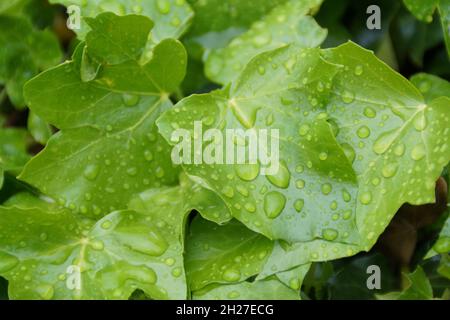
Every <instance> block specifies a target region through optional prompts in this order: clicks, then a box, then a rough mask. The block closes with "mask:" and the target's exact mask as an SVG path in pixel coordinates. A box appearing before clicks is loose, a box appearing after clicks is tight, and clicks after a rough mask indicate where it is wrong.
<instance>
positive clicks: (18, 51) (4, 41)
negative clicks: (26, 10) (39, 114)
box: [0, 15, 61, 108]
mask: <svg viewBox="0 0 450 320" xmlns="http://www.w3.org/2000/svg"><path fill="white" fill-rule="evenodd" d="M60 61H61V50H60V48H59V44H58V41H57V39H56V37H55V36H54V35H53V34H52V33H51V32H50V31H48V30H46V31H40V30H36V29H35V28H34V27H33V26H32V25H31V23H30V22H29V21H28V20H27V19H25V18H23V17H13V16H6V15H4V16H0V85H3V86H5V88H6V93H7V94H8V96H9V99H10V100H11V102H12V103H13V104H14V105H15V106H16V107H18V108H23V107H24V106H25V101H24V97H23V94H22V88H23V85H24V84H25V82H26V81H28V80H29V79H31V78H32V77H34V76H35V75H36V74H38V73H39V71H41V70H44V69H47V68H50V67H52V66H54V65H56V64H58V63H59V62H60Z"/></svg>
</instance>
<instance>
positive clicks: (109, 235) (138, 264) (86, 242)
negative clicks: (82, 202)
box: [0, 202, 187, 300]
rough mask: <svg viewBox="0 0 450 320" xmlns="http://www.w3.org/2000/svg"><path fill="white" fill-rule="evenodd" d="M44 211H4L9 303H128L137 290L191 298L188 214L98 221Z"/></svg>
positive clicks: (0, 262) (1, 264) (0, 243)
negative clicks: (186, 265) (186, 274)
mask: <svg viewBox="0 0 450 320" xmlns="http://www.w3.org/2000/svg"><path fill="white" fill-rule="evenodd" d="M22 204H23V202H22ZM42 206H44V207H45V205H41V208H27V209H25V208H19V207H1V208H0V213H1V214H0V221H1V223H0V225H1V227H0V234H1V237H0V239H1V240H0V256H1V259H0V274H1V275H2V276H3V277H5V278H6V279H7V280H8V281H9V297H10V298H11V299H45V300H48V299H127V298H128V297H129V296H130V295H131V294H132V292H133V291H135V290H136V289H140V290H143V291H144V292H145V293H146V294H147V295H148V296H150V297H152V298H154V299H185V298H186V292H187V288H186V283H185V280H184V279H183V260H182V254H183V243H182V240H181V239H182V236H181V235H182V231H183V228H184V227H183V221H184V218H183V213H181V212H176V210H174V212H173V213H172V214H170V215H161V212H160V211H159V210H158V209H159V208H158V207H156V208H155V211H152V212H146V213H145V214H138V213H136V212H134V211H118V212H113V213H110V214H108V215H107V216H106V217H104V218H103V219H101V220H99V221H97V222H95V221H93V220H90V219H86V218H83V217H81V216H78V215H75V214H73V213H71V212H69V211H67V210H59V211H47V210H44V209H43V208H42ZM176 214H177V215H176ZM18 230H20V231H24V232H18Z"/></svg>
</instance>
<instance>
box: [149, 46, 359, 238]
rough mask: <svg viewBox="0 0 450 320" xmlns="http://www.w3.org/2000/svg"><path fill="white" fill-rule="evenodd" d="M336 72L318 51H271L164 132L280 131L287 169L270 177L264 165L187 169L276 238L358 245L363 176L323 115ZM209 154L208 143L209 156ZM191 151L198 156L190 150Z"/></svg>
mask: <svg viewBox="0 0 450 320" xmlns="http://www.w3.org/2000/svg"><path fill="white" fill-rule="evenodd" d="M261 69H265V70H266V72H265V73H262V72H260V70H261ZM336 72H338V68H337V67H336V66H334V65H332V64H328V63H326V62H325V61H323V60H322V59H321V57H320V56H319V49H309V50H298V49H295V48H293V47H292V48H291V47H285V48H282V49H278V50H275V51H272V52H268V53H264V54H261V55H260V56H258V57H257V58H255V59H254V60H252V62H251V63H250V64H249V65H248V66H247V68H246V69H245V70H244V72H243V73H242V74H241V76H240V78H239V79H238V80H237V81H235V82H234V83H233V85H232V87H231V89H230V92H228V93H220V94H219V93H212V94H206V95H194V96H191V97H189V98H186V99H184V100H182V101H181V102H180V103H178V104H177V105H176V106H175V107H174V108H173V109H172V110H169V111H168V112H166V113H165V114H164V115H163V116H162V117H161V118H160V119H159V120H158V127H159V129H160V132H161V133H162V135H163V136H164V137H165V138H166V139H167V141H169V142H170V143H172V144H176V142H177V141H173V140H172V133H173V132H174V131H175V128H183V129H186V130H188V131H189V132H190V133H191V135H192V136H194V133H193V129H194V122H195V121H203V122H202V123H203V126H204V131H206V130H207V129H210V128H216V129H219V130H220V132H221V134H222V135H223V137H225V136H226V130H227V129H242V130H244V129H249V128H252V129H253V130H258V129H276V130H279V140H277V141H276V142H278V143H279V146H280V166H279V170H278V171H277V172H273V173H271V174H270V175H266V176H264V175H263V174H260V173H261V172H262V170H263V169H264V168H263V167H262V166H261V165H259V164H253V165H252V164H240V165H233V164H226V165H224V164H215V165H208V164H205V163H202V164H183V167H184V168H185V170H186V172H187V173H188V175H190V176H193V177H195V178H196V179H198V180H201V181H202V183H203V184H205V185H206V186H207V188H208V189H211V190H214V191H215V192H216V193H218V194H219V195H220V196H221V197H222V199H223V200H224V201H225V203H226V204H227V206H228V208H229V209H230V210H231V212H232V215H233V216H234V217H235V218H237V219H238V220H240V221H241V222H243V223H244V224H245V225H246V226H247V227H249V228H250V229H252V230H255V231H258V232H260V233H262V234H264V235H266V236H268V237H269V238H272V239H284V240H287V241H289V242H298V241H312V240H314V239H318V238H321V239H327V240H335V241H336V242H344V243H345V242H347V243H353V242H356V243H357V241H358V237H359V235H358V234H357V231H356V229H355V225H354V219H355V216H354V212H353V211H352V208H353V205H352V202H351V200H352V199H354V198H355V197H356V179H355V176H354V174H353V170H352V168H351V166H350V163H349V162H348V161H347V160H346V158H345V154H344V152H343V150H342V149H341V147H340V146H339V145H338V144H337V143H336V141H335V139H334V137H333V134H332V130H331V127H330V126H329V124H328V123H327V122H326V121H325V119H326V114H325V113H324V112H323V111H324V109H323V107H324V105H325V104H326V102H327V96H328V93H329V88H330V87H331V83H330V81H331V80H332V78H333V76H334V75H335V74H336ZM299 75H303V77H302V78H300V76H299ZM317 88H319V91H318V90H317ZM270 134H271V135H272V133H270ZM198 138H201V137H198ZM198 138H197V139H198ZM241 139H243V138H242V137H241ZM319 139H320V143H319ZM192 140H194V139H192ZM224 140H225V138H224ZM238 140H239V139H238ZM228 142H229V143H230V141H228ZM231 144H232V145H233V142H232V141H231ZM272 148H275V146H272ZM207 150H208V149H207V147H206V146H204V150H203V152H204V153H208V151H207ZM231 151H232V152H234V150H231ZM272 151H274V150H272ZM186 152H188V153H190V155H193V150H191V146H189V149H188V150H186ZM226 152H230V150H225V151H224V153H226ZM247 154H248V153H247ZM258 160H261V159H258ZM219 161H223V159H219ZM221 163H224V162H221ZM247 163H248V162H247ZM266 169H267V168H266ZM338 230H339V231H341V232H339V231H338Z"/></svg>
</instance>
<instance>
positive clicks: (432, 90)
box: [411, 73, 450, 102]
mask: <svg viewBox="0 0 450 320" xmlns="http://www.w3.org/2000/svg"><path fill="white" fill-rule="evenodd" d="M411 82H412V83H413V84H414V85H415V86H416V88H417V89H419V91H420V92H421V93H422V94H423V96H424V97H425V100H426V101H427V102H431V101H433V100H434V99H436V98H439V97H450V82H448V81H447V80H445V79H442V78H439V77H437V76H435V75H432V74H427V73H418V74H415V75H414V76H412V77H411Z"/></svg>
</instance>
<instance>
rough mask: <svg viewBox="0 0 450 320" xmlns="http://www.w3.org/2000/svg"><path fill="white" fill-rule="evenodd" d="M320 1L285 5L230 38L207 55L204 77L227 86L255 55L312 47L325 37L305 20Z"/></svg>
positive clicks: (310, 0)
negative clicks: (286, 47)
mask: <svg viewBox="0 0 450 320" xmlns="http://www.w3.org/2000/svg"><path fill="white" fill-rule="evenodd" d="M321 2H322V0H302V1H288V2H287V3H285V4H283V5H280V6H278V7H276V8H274V9H273V10H272V11H271V12H270V13H268V14H267V15H266V16H265V17H264V18H263V19H261V20H258V21H257V22H255V23H254V24H252V26H251V27H250V28H249V29H248V30H247V31H246V32H245V33H243V34H241V35H239V36H237V37H234V38H233V39H231V40H230V42H229V43H227V45H226V47H224V48H217V49H213V50H211V51H210V52H208V53H207V58H206V62H205V72H206V75H207V76H208V77H209V78H210V79H211V80H213V81H214V82H217V83H220V84H227V83H228V82H230V81H232V80H234V79H235V78H236V76H237V74H238V72H240V71H241V70H242V68H243V67H244V66H245V65H246V64H247V62H248V61H250V60H251V58H253V57H254V56H256V55H257V54H258V53H261V52H264V51H268V50H272V49H276V48H279V47H282V46H284V45H286V44H288V43H296V44H297V45H299V46H304V47H316V46H318V45H320V44H321V43H322V41H323V40H324V39H325V37H326V30H324V29H322V28H320V27H319V25H318V24H317V23H316V22H315V21H314V19H313V18H311V17H310V16H308V15H307V14H308V12H310V11H311V9H312V8H315V7H317V6H319V5H320V3H321Z"/></svg>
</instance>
